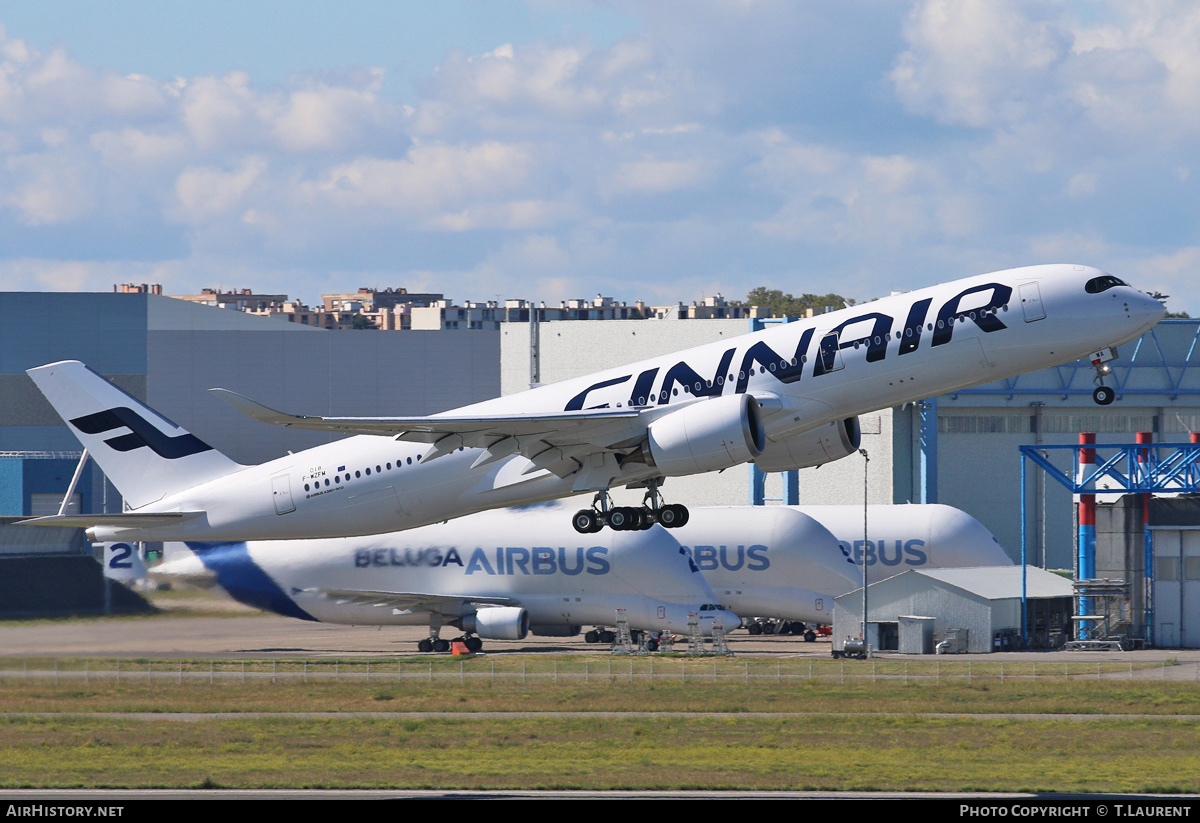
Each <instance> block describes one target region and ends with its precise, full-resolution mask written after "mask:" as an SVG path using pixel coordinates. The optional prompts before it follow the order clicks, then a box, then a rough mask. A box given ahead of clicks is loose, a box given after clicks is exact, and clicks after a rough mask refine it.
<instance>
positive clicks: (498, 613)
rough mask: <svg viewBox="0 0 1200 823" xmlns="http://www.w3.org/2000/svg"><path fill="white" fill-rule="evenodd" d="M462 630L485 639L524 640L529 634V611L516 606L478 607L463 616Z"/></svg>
mask: <svg viewBox="0 0 1200 823" xmlns="http://www.w3.org/2000/svg"><path fill="white" fill-rule="evenodd" d="M462 630H463V631H464V632H469V633H471V634H477V635H479V636H480V637H482V638H484V639H486V640H524V639H525V636H526V635H527V634H529V612H527V611H525V610H524V609H522V608H519V607H517V606H496V607H494V608H490V609H480V610H479V611H477V612H475V614H473V615H466V616H465V617H463V619H462Z"/></svg>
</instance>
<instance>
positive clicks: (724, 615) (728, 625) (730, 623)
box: [721, 611, 742, 632]
mask: <svg viewBox="0 0 1200 823" xmlns="http://www.w3.org/2000/svg"><path fill="white" fill-rule="evenodd" d="M721 625H722V626H724V628H725V631H726V632H731V631H733V630H734V629H740V628H741V627H742V618H740V617H738V616H737V615H736V614H734V613H733V612H729V611H723V612H721Z"/></svg>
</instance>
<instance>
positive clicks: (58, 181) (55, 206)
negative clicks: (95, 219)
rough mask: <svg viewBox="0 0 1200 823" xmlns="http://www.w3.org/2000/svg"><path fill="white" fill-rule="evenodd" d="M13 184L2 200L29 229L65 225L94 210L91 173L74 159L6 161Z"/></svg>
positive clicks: (54, 157)
mask: <svg viewBox="0 0 1200 823" xmlns="http://www.w3.org/2000/svg"><path fill="white" fill-rule="evenodd" d="M7 166H8V169H9V170H10V171H12V172H13V173H14V178H15V179H16V180H18V181H20V182H18V183H17V185H16V188H15V190H14V191H12V192H11V193H9V194H8V195H7V196H5V198H4V202H5V204H6V205H8V206H11V207H12V208H15V209H16V210H17V211H18V213H19V215H20V219H21V222H22V223H24V224H26V225H29V226H45V225H55V224H61V223H69V222H71V221H72V220H76V219H78V218H80V217H82V216H83V215H86V214H88V213H89V212H90V211H91V210H92V208H93V207H94V206H95V193H94V189H93V181H92V177H93V174H92V171H93V170H92V169H91V168H90V167H89V166H88V165H87V164H86V163H84V162H81V161H79V160H78V158H76V157H74V156H70V155H69V156H66V157H62V156H57V155H53V154H37V155H25V156H14V157H9V159H8V163H7Z"/></svg>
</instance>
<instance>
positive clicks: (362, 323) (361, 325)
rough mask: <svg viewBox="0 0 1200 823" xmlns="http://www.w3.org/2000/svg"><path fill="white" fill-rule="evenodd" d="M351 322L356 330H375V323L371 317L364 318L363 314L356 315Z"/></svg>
mask: <svg viewBox="0 0 1200 823" xmlns="http://www.w3.org/2000/svg"><path fill="white" fill-rule="evenodd" d="M351 320H352V321H353V323H354V328H356V329H373V328H375V321H374V320H372V319H371V318H369V317H364V316H363V315H361V314H358V313H355V315H354V316H353V317H352V318H351Z"/></svg>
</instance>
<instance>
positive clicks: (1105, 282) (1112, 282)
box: [1083, 274, 1129, 294]
mask: <svg viewBox="0 0 1200 823" xmlns="http://www.w3.org/2000/svg"><path fill="white" fill-rule="evenodd" d="M1127 285H1129V284H1128V283H1126V282H1125V281H1124V280H1118V279H1117V278H1115V277H1113V276H1112V275H1111V274H1106V275H1104V276H1103V277H1093V278H1092V279H1091V280H1089V281H1087V285H1086V286H1084V287H1083V290H1084V291H1086V292H1087V293H1088V294H1099V293H1100V292H1102V291H1108V290H1109V289H1111V288H1112V287H1113V286H1127Z"/></svg>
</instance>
